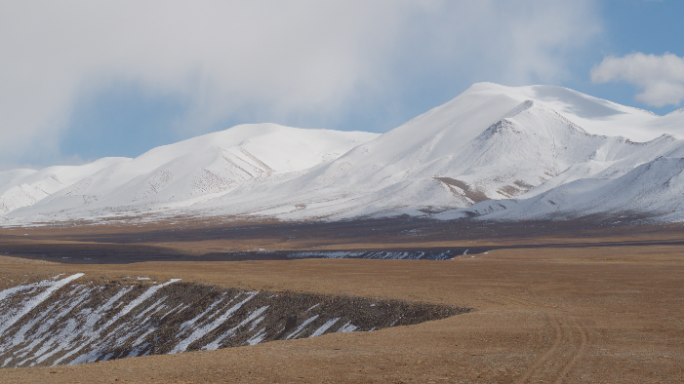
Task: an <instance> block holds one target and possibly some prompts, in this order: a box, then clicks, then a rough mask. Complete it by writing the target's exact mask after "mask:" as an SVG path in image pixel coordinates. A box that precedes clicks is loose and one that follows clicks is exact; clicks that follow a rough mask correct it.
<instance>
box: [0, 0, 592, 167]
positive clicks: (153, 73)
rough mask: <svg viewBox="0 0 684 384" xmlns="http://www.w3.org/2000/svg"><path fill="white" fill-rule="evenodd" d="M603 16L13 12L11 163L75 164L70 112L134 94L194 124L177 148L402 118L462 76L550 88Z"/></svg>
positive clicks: (376, 10)
mask: <svg viewBox="0 0 684 384" xmlns="http://www.w3.org/2000/svg"><path fill="white" fill-rule="evenodd" d="M595 8H596V6H595V4H594V2H593V1H590V0H581V1H575V2H548V1H540V0H528V1H522V2H520V1H516V2H512V1H511V2H500V1H493V0H487V1H478V2H450V1H439V0H433V1H429V0H428V1H408V0H400V1H373V2H365V1H345V2H328V1H324V2H321V1H306V0H302V1H290V2H280V1H259V2H238V3H235V2H230V3H227V2H218V1H199V2H192V3H188V2H177V1H164V2H161V1H143V2H140V1H109V2H107V1H105V2H83V1H66V2H60V3H49V2H48V3H40V4H37V3H34V2H31V1H27V2H4V3H2V4H1V5H0V52H2V53H3V54H2V55H0V67H1V68H2V69H3V70H2V71H0V135H1V136H2V138H3V140H2V141H0V154H1V155H0V163H7V162H13V163H18V162H36V161H39V160H40V161H46V159H48V160H49V159H52V161H54V160H55V159H59V158H60V157H61V156H63V155H66V156H69V155H72V154H71V153H66V154H62V153H60V151H61V146H60V140H61V139H62V138H63V137H64V135H65V134H66V132H68V131H69V129H70V123H71V121H72V120H73V117H74V116H73V114H74V111H75V110H76V109H77V107H78V106H79V105H82V104H83V102H84V100H85V99H87V98H89V97H92V95H93V94H97V93H98V92H106V91H107V90H108V89H111V88H112V87H116V86H118V85H120V84H122V83H126V84H133V85H135V86H136V87H138V88H139V89H141V93H142V96H141V97H143V98H150V99H154V98H164V97H170V98H173V99H175V100H179V101H180V103H181V104H183V106H184V109H183V113H182V115H181V116H179V117H178V118H177V119H176V120H175V122H174V124H173V126H170V127H169V128H168V129H169V130H173V131H174V132H176V133H175V134H176V136H177V138H178V139H181V138H186V137H190V136H194V135H196V134H201V133H205V132H209V131H212V130H215V129H216V128H217V127H216V125H217V124H219V123H220V122H223V121H226V120H236V119H237V120H241V121H250V122H260V121H276V122H284V121H288V119H290V120H292V119H296V120H297V121H298V122H303V125H306V126H316V125H318V126H329V123H331V122H334V121H335V120H336V119H339V118H341V116H343V115H345V114H349V113H350V111H352V110H357V109H359V108H361V107H359V105H361V106H370V107H366V109H363V108H361V112H358V113H366V114H378V113H379V112H378V111H382V110H385V111H387V110H389V111H390V112H386V113H387V114H390V115H391V110H392V109H393V108H397V109H401V108H403V107H404V105H403V104H402V102H403V101H402V100H401V97H404V99H409V98H411V97H420V95H421V93H425V92H427V91H429V90H430V88H429V87H430V86H431V84H447V83H449V82H451V81H454V79H457V78H459V79H463V78H470V79H476V80H491V81H498V82H505V83H508V84H525V83H529V82H553V81H556V80H558V79H562V78H563V77H564V76H567V71H568V69H567V68H568V65H569V64H568V63H569V62H571V61H572V60H575V59H576V58H577V57H578V56H581V55H582V54H583V53H584V52H585V50H586V49H587V46H588V45H590V44H591V43H592V42H593V41H594V40H595V39H596V37H597V34H598V33H599V32H600V29H601V20H600V18H599V17H598V13H597V12H596V9H595ZM433 91H434V89H433ZM445 91H448V90H445V89H443V88H442V89H441V92H445ZM458 91H460V89H459V90H458ZM454 93H456V92H453V93H452V94H454ZM402 95H403V96H402ZM407 95H408V96H407ZM411 95H415V96H411ZM333 125H334V124H333ZM388 128H389V127H388ZM92 129H98V127H93V128H92ZM118 129H120V130H121V134H122V135H133V132H130V131H127V127H120V128H118Z"/></svg>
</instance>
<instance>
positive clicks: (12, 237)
mask: <svg viewBox="0 0 684 384" xmlns="http://www.w3.org/2000/svg"><path fill="white" fill-rule="evenodd" d="M682 244H684V231H682V227H681V225H667V226H650V225H641V226H632V225H627V224H620V223H614V224H610V225H608V224H596V223H594V222H591V221H585V222H566V223H543V222H536V223H515V224H493V223H480V224H472V223H466V222H432V221H427V220H409V219H394V220H375V221H358V222H345V223H318V224H303V223H302V224H296V223H290V224H284V223H276V222H270V223H268V222H264V223H254V222H243V223H239V222H237V223H236V222H233V223H227V222H218V221H211V220H199V219H195V220H181V219H178V220H169V221H167V222H158V223H146V224H145V223H143V224H121V223H110V224H107V225H90V224H87V223H66V224H63V225H60V226H48V227H33V228H3V229H0V252H2V255H3V256H0V288H6V287H7V286H10V285H11V284H16V282H17V281H21V280H22V279H27V278H31V277H32V276H38V275H40V276H48V275H49V276H52V275H56V274H59V273H77V272H83V273H85V274H86V275H89V276H91V277H96V278H99V277H104V278H107V279H122V278H124V277H125V276H142V275H144V276H151V277H153V278H156V279H159V280H163V279H170V278H182V279H184V280H185V281H192V282H197V283H201V284H208V285H218V286H223V287H236V288H244V289H258V290H261V289H264V290H271V291H294V292H315V293H324V294H335V295H350V296H366V297H375V298H382V299H401V300H409V301H420V302H427V303H435V304H447V305H453V306H460V307H472V308H474V309H475V310H474V311H472V312H470V313H466V314H461V315H456V316H453V317H449V318H446V319H443V320H438V321H431V322H426V323H422V324H417V325H411V326H402V327H393V328H387V329H383V330H380V331H375V332H366V333H361V332H357V333H347V334H329V335H324V336H320V337H315V338H308V339H299V340H288V341H276V342H271V343H264V344H259V345H255V346H249V347H238V348H228V349H222V350H217V351H204V352H189V353H183V354H177V355H162V356H148V357H138V358H128V359H121V360H115V361H108V362H102V363H94V364H84V365H78V366H58V367H34V368H14V369H0V382H1V383H682V382H684V252H682ZM433 248H452V249H458V250H461V249H479V250H484V249H487V250H489V252H487V253H477V254H470V253H469V254H466V255H460V256H458V257H456V258H454V259H452V260H445V261H429V260H357V259H339V260H338V259H303V260H267V259H266V258H265V257H261V259H259V258H260V256H259V255H258V254H253V253H251V252H256V251H259V250H266V251H284V250H322V249H326V250H332V249H338V250H350V249H357V250H358V249H433ZM237 252H242V253H243V254H246V255H248V256H241V257H237V256H236V253H237ZM245 252H247V253H245ZM65 257H70V258H68V259H65ZM248 258H253V259H255V260H246V259H248ZM10 280H14V282H10Z"/></svg>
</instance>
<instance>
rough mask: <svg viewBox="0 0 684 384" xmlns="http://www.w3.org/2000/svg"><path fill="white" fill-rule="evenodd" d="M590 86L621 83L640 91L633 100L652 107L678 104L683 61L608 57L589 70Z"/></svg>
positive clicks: (682, 88)
mask: <svg viewBox="0 0 684 384" xmlns="http://www.w3.org/2000/svg"><path fill="white" fill-rule="evenodd" d="M591 80H592V81H593V82H594V83H606V82H609V81H624V82H626V83H629V84H632V85H635V86H637V87H638V88H639V89H641V90H642V92H641V93H638V94H637V95H636V96H635V99H637V100H638V101H641V102H643V103H646V104H648V105H650V106H654V107H664V106H666V105H668V104H672V105H679V104H680V103H681V102H682V100H684V58H681V57H678V56H676V55H673V54H671V53H666V54H664V55H662V56H656V55H645V54H643V53H633V54H631V55H627V56H624V57H613V56H609V57H606V58H604V59H603V61H602V62H601V63H600V64H599V65H597V66H595V67H594V68H593V69H592V70H591Z"/></svg>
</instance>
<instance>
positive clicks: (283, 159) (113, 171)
mask: <svg viewBox="0 0 684 384" xmlns="http://www.w3.org/2000/svg"><path fill="white" fill-rule="evenodd" d="M376 136H377V134H373V133H366V132H339V131H332V130H321V129H319V130H314V129H298V128H290V127H284V126H279V125H275V124H258V125H240V126H236V127H233V128H231V129H228V130H225V131H221V132H215V133H211V134H207V135H203V136H199V137H195V138H192V139H188V140H185V141H181V142H179V143H175V144H170V145H165V146H161V147H157V148H154V149H152V150H150V151H148V152H146V153H144V154H142V155H141V156H139V157H137V158H135V159H117V161H111V160H109V161H108V163H106V164H105V163H103V162H104V160H106V159H103V160H100V161H98V162H95V163H91V164H88V165H86V166H81V167H79V169H83V170H85V169H86V167H89V168H88V169H87V171H88V172H85V171H84V172H81V173H80V174H79V177H71V178H70V179H68V180H65V181H64V182H62V184H61V188H50V189H46V188H42V189H41V191H44V192H45V193H43V194H41V195H39V196H38V198H36V199H35V201H30V202H29V201H28V199H27V198H25V199H24V200H22V202H23V201H26V203H24V204H23V205H18V204H15V206H13V207H14V209H8V210H7V211H6V212H5V213H8V212H11V215H10V216H15V215H16V216H24V215H27V216H34V215H35V217H45V216H54V215H59V214H63V213H64V214H70V215H71V217H75V216H74V215H87V216H90V215H93V214H94V215H102V214H108V213H112V212H115V213H116V212H129V213H130V212H140V211H150V210H155V209H168V208H173V207H174V206H179V207H184V206H188V205H192V204H195V203H197V202H198V201H202V200H203V199H207V198H211V197H212V196H216V195H217V194H221V193H225V192H227V191H229V190H231V189H233V188H235V187H237V186H239V185H242V184H245V183H249V182H255V181H260V180H264V179H267V178H277V177H279V176H280V175H282V174H288V173H289V174H293V173H297V172H301V171H303V170H306V169H308V168H311V167H313V166H315V165H318V164H320V163H324V162H327V161H330V160H331V159H335V158H337V157H338V156H340V155H341V154H343V153H344V152H346V151H348V150H349V149H351V148H353V147H354V146H357V145H358V144H360V143H363V142H365V141H368V140H369V139H372V138H374V137H376ZM100 163H103V164H102V166H98V165H100ZM72 168H73V167H72ZM36 174H40V175H42V176H41V178H40V180H43V179H45V176H44V175H48V176H49V177H51V176H50V175H53V174H54V172H53V170H52V168H48V169H46V170H41V171H38V172H36V173H34V174H31V175H29V176H27V178H34V179H37V178H36V177H35V176H34V175H36ZM70 175H73V173H72V174H70ZM49 177H48V178H49ZM56 180H57V179H56V178H55V180H53V184H54V183H55V182H56ZM11 184H13V182H12V181H10V182H9V183H7V184H6V185H8V186H9V185H11ZM14 184H18V182H15V183H14ZM25 184H26V183H22V184H18V186H13V188H15V189H16V188H18V187H24V185H25ZM34 184H35V183H34ZM31 185H33V184H31ZM41 187H42V184H41ZM7 206H8V207H10V205H9V204H7ZM19 207H25V208H24V209H22V210H19V211H16V210H15V209H17V208H19Z"/></svg>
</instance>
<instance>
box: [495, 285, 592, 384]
mask: <svg viewBox="0 0 684 384" xmlns="http://www.w3.org/2000/svg"><path fill="white" fill-rule="evenodd" d="M505 299H506V301H507V302H508V303H509V304H515V305H518V306H520V307H523V308H528V309H533V310H535V311H539V312H542V313H544V314H545V315H546V316H547V319H548V322H549V323H552V324H553V327H554V335H555V338H554V341H553V344H552V345H551V347H549V349H548V350H547V351H546V352H544V354H542V355H541V356H540V357H539V358H538V359H537V360H535V362H534V363H533V364H532V365H531V366H530V367H529V368H527V370H525V372H524V373H523V374H522V376H520V377H519V378H518V379H517V380H516V381H515V383H516V384H525V383H529V382H530V379H531V378H532V377H533V376H535V375H538V374H541V373H542V369H543V367H544V366H546V365H548V364H549V363H552V362H553V361H554V359H553V357H554V355H558V354H559V352H561V347H562V346H563V345H564V344H563V339H566V338H567V342H568V346H570V347H573V346H575V348H574V349H575V350H574V352H573V353H572V354H571V355H570V357H569V361H567V362H566V363H565V364H564V365H562V368H561V369H560V373H559V374H558V375H557V376H555V380H554V379H552V380H551V381H552V382H553V383H554V384H562V383H563V380H564V379H565V378H566V377H567V376H568V374H569V373H570V372H571V370H572V369H573V368H574V366H575V365H576V364H577V362H578V361H579V360H580V359H581V358H582V356H583V355H584V353H585V352H586V348H587V345H588V339H589V337H588V332H587V329H586V328H585V327H584V326H583V325H582V324H581V322H580V321H579V320H577V318H575V317H572V316H567V315H565V314H563V313H562V311H559V310H558V309H557V308H554V307H552V306H549V305H544V304H539V303H534V302H532V301H529V300H526V299H522V298H518V297H511V296H507V297H506V298H505ZM565 328H569V329H570V331H567V330H564V329H565ZM573 334H578V335H579V344H577V343H576V342H575V341H573V337H572V336H573ZM561 359H563V356H562V355H558V357H557V360H561Z"/></svg>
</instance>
